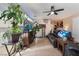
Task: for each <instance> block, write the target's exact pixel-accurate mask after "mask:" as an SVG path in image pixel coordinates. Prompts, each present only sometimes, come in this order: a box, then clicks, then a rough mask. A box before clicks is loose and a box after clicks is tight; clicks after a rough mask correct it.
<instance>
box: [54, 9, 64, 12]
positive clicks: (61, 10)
mask: <svg viewBox="0 0 79 59" xmlns="http://www.w3.org/2000/svg"><path fill="white" fill-rule="evenodd" d="M63 10H64V9H57V10H55V11H54V12H58V11H63Z"/></svg>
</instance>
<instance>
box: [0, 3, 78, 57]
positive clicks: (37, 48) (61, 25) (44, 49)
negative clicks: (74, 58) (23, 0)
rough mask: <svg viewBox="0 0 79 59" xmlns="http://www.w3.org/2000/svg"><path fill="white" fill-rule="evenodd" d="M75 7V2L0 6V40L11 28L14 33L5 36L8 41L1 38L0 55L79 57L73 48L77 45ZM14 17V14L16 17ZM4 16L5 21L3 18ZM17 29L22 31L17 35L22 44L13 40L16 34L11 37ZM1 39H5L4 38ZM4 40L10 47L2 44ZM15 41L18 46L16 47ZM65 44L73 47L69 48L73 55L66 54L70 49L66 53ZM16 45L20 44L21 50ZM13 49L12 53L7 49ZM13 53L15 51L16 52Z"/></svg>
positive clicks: (76, 8)
mask: <svg viewBox="0 0 79 59" xmlns="http://www.w3.org/2000/svg"><path fill="white" fill-rule="evenodd" d="M78 5H79V4H78V3H76V4H75V3H74V4H71V3H66V4H64V3H18V4H16V3H12V4H11V3H0V38H1V36H2V34H3V33H5V32H6V31H7V30H9V29H10V30H11V31H13V32H12V37H8V38H9V39H10V40H7V39H5V40H4V39H2V38H1V39H0V52H2V53H0V55H1V56H2V55H3V56H6V55H9V56H11V55H15V56H17V55H22V56H28V55H29V56H62V55H64V56H70V55H72V56H74V55H79V53H78V52H79V50H78V48H75V47H74V45H75V46H77V45H79V44H78V42H79V39H78V38H79V36H78V35H79V31H78V29H79V28H78V25H79V21H78V19H79V6H78ZM72 6H73V7H72ZM13 8H14V9H13ZM7 10H8V11H7ZM4 11H5V12H4ZM6 11H7V12H6ZM18 11H19V12H18ZM5 15H6V16H5ZM7 15H8V16H7ZM15 15H17V16H18V17H17V16H15ZM6 17H7V18H8V19H6ZM9 17H11V18H9ZM23 17H25V18H23ZM12 19H14V20H12ZM17 19H18V20H17ZM20 19H24V20H20ZM7 20H9V21H7ZM11 22H12V23H11ZM18 27H20V28H21V29H22V30H23V31H22V33H21V34H22V35H21V34H20V33H19V34H20V35H21V36H22V37H19V38H20V39H22V40H21V41H18V40H17V38H16V36H18V34H16V35H15V34H13V33H16V32H18V31H20V30H18V31H17V29H19V28H18ZM16 28H17V29H16ZM58 29H60V31H58ZM10 30H9V31H10ZM54 31H55V32H54ZM7 33H8V34H7V35H8V36H11V34H10V32H8V31H7ZM54 34H55V35H56V36H55V35H54ZM64 34H65V35H64ZM61 35H62V36H61ZM57 36H58V37H57ZM3 38H5V35H4V37H3ZM11 38H12V39H11ZM13 39H14V40H13ZM15 39H16V40H15ZM67 39H68V40H67ZM63 40H64V41H63ZM4 41H6V42H10V44H11V43H12V44H11V45H10V44H5V43H4ZM11 41H12V42H11ZM17 41H18V44H16V43H17ZM65 44H66V45H68V44H72V45H71V46H70V47H72V49H71V50H73V51H72V52H73V54H72V52H71V53H69V52H68V53H69V54H67V53H66V52H67V51H69V50H68V49H67V50H65V46H66V45H65ZM16 45H19V46H20V47H19V46H16ZM12 46H13V49H14V50H13V51H12V50H10V49H11V47H12ZM15 46H16V47H15ZM6 47H7V48H6ZM20 48H21V49H20ZM67 48H68V47H67ZM19 49H20V51H19ZM9 50H10V51H9ZM15 50H17V51H16V52H15ZM74 50H76V51H77V53H76V52H74ZM4 51H5V52H4ZM11 51H12V52H11ZM14 52H15V54H14ZM41 53H42V54H41ZM65 53H66V54H65Z"/></svg>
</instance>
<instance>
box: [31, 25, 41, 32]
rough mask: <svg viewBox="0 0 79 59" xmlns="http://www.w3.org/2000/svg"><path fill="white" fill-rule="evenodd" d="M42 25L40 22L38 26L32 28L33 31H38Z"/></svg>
mask: <svg viewBox="0 0 79 59" xmlns="http://www.w3.org/2000/svg"><path fill="white" fill-rule="evenodd" d="M40 28H41V27H40V25H39V24H36V26H34V27H33V28H32V31H33V32H38V31H39V30H40Z"/></svg>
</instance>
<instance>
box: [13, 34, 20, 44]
mask: <svg viewBox="0 0 79 59" xmlns="http://www.w3.org/2000/svg"><path fill="white" fill-rule="evenodd" d="M20 35H21V33H15V34H12V43H13V44H15V43H17V42H18V41H19V37H20Z"/></svg>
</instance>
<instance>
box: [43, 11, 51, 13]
mask: <svg viewBox="0 0 79 59" xmlns="http://www.w3.org/2000/svg"><path fill="white" fill-rule="evenodd" d="M49 12H51V11H43V13H49Z"/></svg>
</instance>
